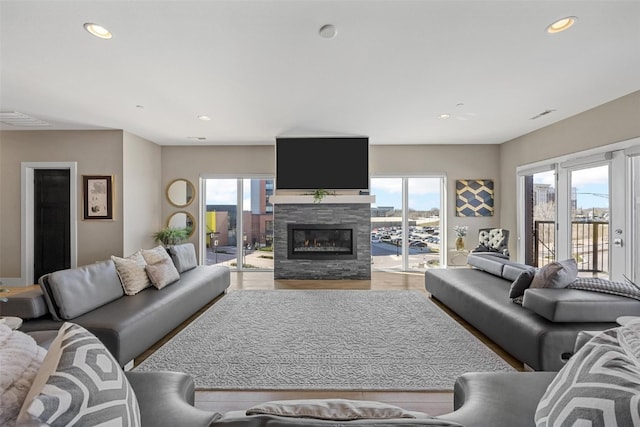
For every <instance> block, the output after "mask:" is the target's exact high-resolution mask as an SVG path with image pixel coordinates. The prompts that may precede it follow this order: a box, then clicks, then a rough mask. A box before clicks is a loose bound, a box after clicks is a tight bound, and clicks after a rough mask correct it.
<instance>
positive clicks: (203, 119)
mask: <svg viewBox="0 0 640 427" xmlns="http://www.w3.org/2000/svg"><path fill="white" fill-rule="evenodd" d="M198 119H200V120H202V121H205V122H208V121H209V120H211V117H209V116H205V115H204V114H200V115H199V116H198Z"/></svg>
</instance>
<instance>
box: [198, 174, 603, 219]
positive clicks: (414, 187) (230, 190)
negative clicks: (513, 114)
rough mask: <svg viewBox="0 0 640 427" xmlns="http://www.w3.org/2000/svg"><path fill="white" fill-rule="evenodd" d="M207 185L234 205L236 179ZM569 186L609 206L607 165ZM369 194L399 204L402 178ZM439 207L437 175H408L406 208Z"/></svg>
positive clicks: (548, 178) (380, 202) (544, 177)
mask: <svg viewBox="0 0 640 427" xmlns="http://www.w3.org/2000/svg"><path fill="white" fill-rule="evenodd" d="M210 182H211V184H209V185H207V204H216V205H221V204H222V205H235V204H236V197H237V196H236V194H237V180H236V179H215V180H211V181H210ZM534 182H535V183H541V184H552V185H553V184H554V182H555V178H554V172H553V171H550V172H545V173H539V174H536V175H535V176H534ZM571 186H572V187H575V188H576V190H577V196H578V207H579V208H584V209H588V208H594V207H595V208H606V207H608V206H609V199H608V197H603V196H602V195H605V196H606V195H608V194H609V169H608V166H599V167H594V168H588V169H581V170H576V171H574V172H573V173H572V175H571ZM250 194H251V186H250V180H249V179H245V180H244V202H243V203H244V204H245V209H247V207H248V206H250V201H249V199H250V197H249V195H250ZM371 194H373V195H375V196H376V202H375V203H374V204H373V206H374V207H378V206H393V207H395V208H401V207H402V179H401V178H371ZM439 207H440V178H409V208H410V209H415V210H419V211H421V210H430V209H433V208H439Z"/></svg>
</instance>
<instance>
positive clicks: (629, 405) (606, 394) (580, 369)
mask: <svg viewBox="0 0 640 427" xmlns="http://www.w3.org/2000/svg"><path fill="white" fill-rule="evenodd" d="M639 356H640V326H638V325H637V324H636V326H635V327H633V326H629V327H622V328H614V329H609V330H607V331H604V332H601V333H600V334H598V335H596V336H595V337H594V338H592V339H591V341H589V342H588V343H587V344H585V345H584V346H583V347H582V348H581V349H580V350H579V351H578V352H577V353H576V354H574V355H573V357H571V358H570V359H569V361H568V362H567V364H566V365H565V366H564V367H563V368H562V369H561V370H560V372H558V375H556V376H555V378H554V379H553V381H552V382H551V384H549V387H548V388H547V390H546V392H545V394H544V395H543V396H542V399H540V402H539V403H538V407H537V409H536V414H535V422H536V426H537V427H546V426H633V425H638V422H639V420H640V369H639V368H640V360H639V359H638V357H639Z"/></svg>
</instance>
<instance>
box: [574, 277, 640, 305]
mask: <svg viewBox="0 0 640 427" xmlns="http://www.w3.org/2000/svg"><path fill="white" fill-rule="evenodd" d="M567 288H570V289H582V290H583V291H593V292H602V293H605V294H612V295H620V296H623V297H627V298H633V299H637V300H640V289H639V288H638V287H637V286H636V285H634V284H633V283H632V282H629V283H624V282H612V281H610V280H606V279H600V278H598V277H578V278H577V279H576V280H575V281H573V282H572V283H570V284H569V286H567Z"/></svg>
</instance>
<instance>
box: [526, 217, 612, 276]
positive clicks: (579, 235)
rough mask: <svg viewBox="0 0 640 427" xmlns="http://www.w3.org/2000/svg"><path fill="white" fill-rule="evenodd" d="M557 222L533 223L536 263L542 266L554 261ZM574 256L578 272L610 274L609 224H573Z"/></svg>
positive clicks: (572, 248)
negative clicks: (608, 272)
mask: <svg viewBox="0 0 640 427" xmlns="http://www.w3.org/2000/svg"><path fill="white" fill-rule="evenodd" d="M555 224H556V223H555V222H554V221H534V239H535V243H534V263H535V265H536V267H538V266H543V265H545V264H548V263H549V262H551V261H553V260H554V259H555V233H556V225H555ZM571 255H572V256H573V257H574V258H575V259H576V262H577V263H578V271H580V272H589V273H593V274H594V276H595V275H597V274H598V273H604V272H607V271H608V266H609V223H608V222H601V221H572V222H571Z"/></svg>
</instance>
